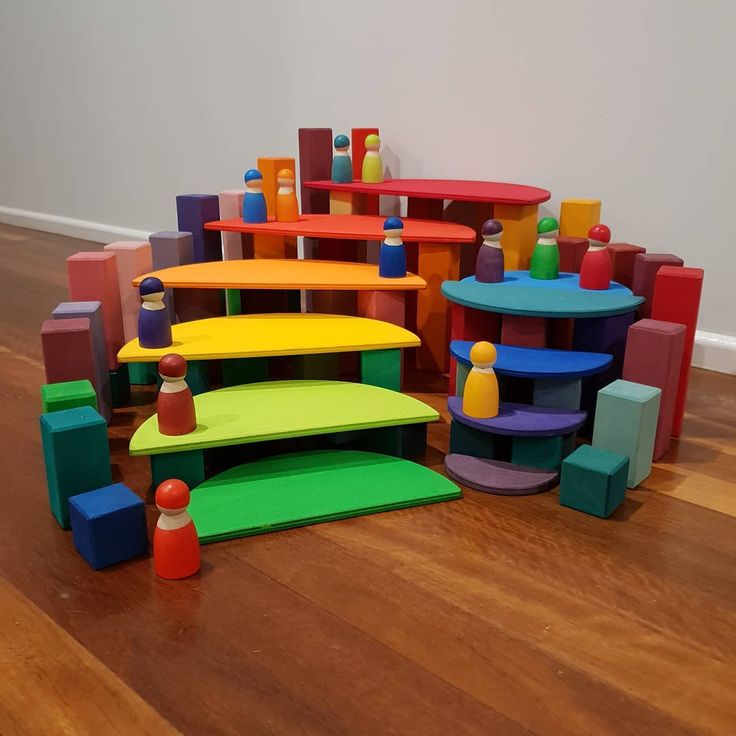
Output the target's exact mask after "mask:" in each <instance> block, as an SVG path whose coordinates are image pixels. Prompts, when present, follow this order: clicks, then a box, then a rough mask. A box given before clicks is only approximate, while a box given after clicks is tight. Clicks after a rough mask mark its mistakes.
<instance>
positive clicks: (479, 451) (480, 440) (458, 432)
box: [450, 364, 496, 460]
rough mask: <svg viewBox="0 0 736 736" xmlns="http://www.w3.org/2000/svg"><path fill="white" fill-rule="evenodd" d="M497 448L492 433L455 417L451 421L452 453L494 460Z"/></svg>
mask: <svg viewBox="0 0 736 736" xmlns="http://www.w3.org/2000/svg"><path fill="white" fill-rule="evenodd" d="M458 367H459V364H458ZM495 450H496V443H495V440H494V437H493V435H492V434H489V433H488V432H481V431H480V430H478V429H473V427H468V426H467V425H466V424H462V422H457V421H455V420H454V419H453V420H452V421H451V422H450V452H451V453H452V454H455V455H470V456H471V457H482V458H486V459H487V460H494V459H495Z"/></svg>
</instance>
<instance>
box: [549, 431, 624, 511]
mask: <svg viewBox="0 0 736 736" xmlns="http://www.w3.org/2000/svg"><path fill="white" fill-rule="evenodd" d="M628 472H629V459H628V458H627V457H626V456H624V455H618V454H617V453H615V452H609V451H608V450H601V449H599V448H596V447H591V446H590V445H581V446H580V447H578V449H577V450H575V452H573V453H572V454H571V455H569V456H568V457H566V458H565V460H564V462H563V463H562V473H561V475H560V504H561V505H562V506H567V507H569V508H571V509H576V510H577V511H583V512H585V513H586V514H592V515H593V516H600V517H601V518H602V519H607V518H608V517H609V516H610V515H611V514H612V513H613V512H614V511H615V510H616V509H617V508H618V507H619V505H620V504H621V503H622V502H623V500H624V497H625V496H626V478H627V476H628Z"/></svg>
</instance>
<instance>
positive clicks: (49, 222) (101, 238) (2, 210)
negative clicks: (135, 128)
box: [0, 206, 736, 375]
mask: <svg viewBox="0 0 736 736" xmlns="http://www.w3.org/2000/svg"><path fill="white" fill-rule="evenodd" d="M0 222H4V223H6V224H8V225H16V226H18V227H27V228H31V229H32V230H44V231H46V232H49V233H58V234H59V235H68V236H70V237H73V238H81V239H82V240H91V241H94V242H96V243H109V242H112V241H113V240H148V236H149V235H150V233H149V232H148V231H145V230H132V229H131V228H127V227H117V226H115V225H104V224H102V223H100V222H89V221H88V220H75V219H73V218H71V217H61V216H60V215H47V214H44V213H42V212H33V211H32V210H19V209H14V208H13V207H2V206H0ZM693 365H694V366H696V367H698V368H706V369H707V370H709V371H717V372H719V373H729V374H732V375H736V336H733V335H721V334H719V333H717V332H703V331H702V330H698V331H697V332H696V333H695V349H694V351H693Z"/></svg>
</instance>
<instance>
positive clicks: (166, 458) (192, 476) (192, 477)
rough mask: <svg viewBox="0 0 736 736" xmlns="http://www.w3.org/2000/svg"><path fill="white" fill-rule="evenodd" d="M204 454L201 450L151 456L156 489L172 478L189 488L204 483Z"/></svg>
mask: <svg viewBox="0 0 736 736" xmlns="http://www.w3.org/2000/svg"><path fill="white" fill-rule="evenodd" d="M204 477H205V476H204V453H203V452H202V451H201V450H188V451H186V452H168V453H165V454H163V455H151V480H152V484H153V487H154V488H156V487H157V486H158V485H159V484H160V483H163V482H164V481H165V480H169V479H170V478H177V479H178V480H183V481H184V482H185V483H186V484H187V485H188V486H189V488H195V487H196V486H198V485H199V484H200V483H203V482H204Z"/></svg>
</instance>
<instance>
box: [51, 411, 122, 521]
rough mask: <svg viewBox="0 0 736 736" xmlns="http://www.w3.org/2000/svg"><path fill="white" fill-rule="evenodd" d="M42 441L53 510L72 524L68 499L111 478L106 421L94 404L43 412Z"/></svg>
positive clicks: (102, 484) (90, 489)
mask: <svg viewBox="0 0 736 736" xmlns="http://www.w3.org/2000/svg"><path fill="white" fill-rule="evenodd" d="M40 423H41V441H42V444H43V457H44V461H45V467H46V482H47V485H48V491H49V503H50V505H51V512H52V513H53V515H54V516H55V517H56V520H57V521H58V522H59V524H60V525H61V526H62V528H64V529H68V528H69V499H70V498H71V497H72V496H75V495H77V494H78V493H84V492H85V491H92V490H94V489H95V488H102V487H103V486H106V485H109V484H110V483H111V482H112V470H111V467H110V447H109V445H108V442H107V423H106V422H105V419H104V418H103V417H102V416H101V415H100V414H99V413H98V412H96V411H95V410H94V409H92V407H89V406H81V407H77V408H75V409H64V410H63V411H55V412H52V413H50V414H42V415H41V418H40Z"/></svg>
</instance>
